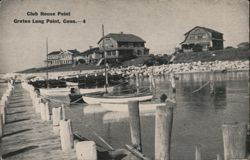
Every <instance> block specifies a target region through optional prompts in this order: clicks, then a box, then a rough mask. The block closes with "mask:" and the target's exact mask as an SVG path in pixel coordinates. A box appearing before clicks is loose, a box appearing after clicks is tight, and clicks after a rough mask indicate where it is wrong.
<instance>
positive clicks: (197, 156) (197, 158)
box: [195, 144, 201, 160]
mask: <svg viewBox="0 0 250 160" xmlns="http://www.w3.org/2000/svg"><path fill="white" fill-rule="evenodd" d="M195 160H201V145H200V144H198V145H196V146H195Z"/></svg>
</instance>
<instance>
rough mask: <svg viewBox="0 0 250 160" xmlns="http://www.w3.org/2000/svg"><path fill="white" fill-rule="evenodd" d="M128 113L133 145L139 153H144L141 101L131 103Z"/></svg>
mask: <svg viewBox="0 0 250 160" xmlns="http://www.w3.org/2000/svg"><path fill="white" fill-rule="evenodd" d="M128 111H129V123H130V132H131V141H132V144H133V146H134V147H135V148H136V149H137V150H138V151H140V152H142V143H141V124H140V113H139V101H129V102H128Z"/></svg>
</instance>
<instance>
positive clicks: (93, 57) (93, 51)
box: [80, 47, 103, 63]
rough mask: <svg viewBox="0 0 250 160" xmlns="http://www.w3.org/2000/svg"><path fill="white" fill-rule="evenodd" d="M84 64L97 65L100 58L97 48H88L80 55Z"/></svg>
mask: <svg viewBox="0 0 250 160" xmlns="http://www.w3.org/2000/svg"><path fill="white" fill-rule="evenodd" d="M80 56H81V58H82V59H83V60H84V62H85V63H97V62H98V61H99V60H100V59H101V58H102V57H103V53H101V52H100V50H99V47H94V48H93V47H90V48H89V49H88V50H86V51H84V52H82V53H81V54H80Z"/></svg>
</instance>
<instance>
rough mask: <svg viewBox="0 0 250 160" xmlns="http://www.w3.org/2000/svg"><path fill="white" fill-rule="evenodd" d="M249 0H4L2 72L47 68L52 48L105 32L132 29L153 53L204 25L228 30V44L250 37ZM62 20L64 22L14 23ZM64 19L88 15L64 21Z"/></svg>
mask: <svg viewBox="0 0 250 160" xmlns="http://www.w3.org/2000/svg"><path fill="white" fill-rule="evenodd" d="M248 7H249V2H248V0H230V1H229V0H158V1H156V0H155V1H154V0H53V1H52V0H2V2H1V7H0V56H1V58H0V73H1V72H2V73H4V72H12V71H18V70H23V69H26V68H31V67H41V66H43V65H44V62H43V61H44V60H45V58H46V46H45V40H46V37H48V39H49V52H51V51H55V50H59V49H64V50H66V49H78V50H79V51H84V50H86V49H88V48H89V46H97V42H98V40H99V39H100V37H101V34H102V33H101V25H102V24H104V26H105V33H111V32H112V33H118V32H124V33H132V34H136V35H138V36H140V37H141V38H143V39H144V40H145V41H146V47H148V48H150V52H151V53H154V54H157V53H170V52H171V51H172V50H173V48H174V47H176V46H178V44H179V43H180V42H182V41H183V40H184V35H183V34H184V33H185V32H187V31H189V30H190V29H192V28H193V27H195V26H204V27H208V28H211V29H214V30H217V31H220V32H222V33H224V39H225V42H224V46H236V45H237V44H238V43H240V42H243V41H248V35H249V29H248V26H249V21H248V15H249V8H248ZM27 12H37V13H38V14H40V12H49V13H56V14H57V12H70V16H57V15H56V16H40V15H38V16H27ZM14 19H17V20H23V19H25V20H32V19H36V20H39V19H42V20H45V19H59V20H60V21H61V23H60V24H47V23H45V24H35V23H26V24H22V23H14ZM63 19H68V20H71V19H75V20H77V21H80V20H83V19H85V20H86V23H81V22H79V23H76V24H64V23H62V21H63Z"/></svg>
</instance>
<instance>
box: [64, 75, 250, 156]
mask: <svg viewBox="0 0 250 160" xmlns="http://www.w3.org/2000/svg"><path fill="white" fill-rule="evenodd" d="M177 76H178V77H179V80H177V81H176V86H177V108H176V109H175V110H174V126H173V132H172V135H173V137H172V157H171V159H173V160H180V159H186V160H191V159H194V147H195V145H196V144H202V146H203V150H204V154H203V157H204V158H206V159H215V156H216V154H218V153H219V154H222V152H223V145H222V144H223V143H222V135H221V124H223V123H227V122H235V121H237V122H247V121H248V113H249V112H248V106H249V98H248V87H247V85H248V78H249V75H248V72H228V73H201V74H180V75H177ZM208 81H214V94H210V85H206V86H205V87H204V88H202V89H201V90H199V91H198V92H195V93H193V91H195V90H197V89H198V88H200V87H201V86H202V85H204V84H206V83H207V82H208ZM140 83H141V85H142V86H148V85H149V82H148V79H147V78H144V79H141V81H140ZM130 84H131V85H133V84H134V80H131V81H130ZM156 85H157V93H156V97H157V98H158V97H160V95H161V94H162V93H167V94H168V95H169V93H170V83H169V81H168V76H161V77H157V79H156ZM154 101H155V102H159V99H155V100H154ZM70 110H71V112H68V115H67V118H71V119H73V127H74V130H75V131H78V133H81V134H82V135H83V136H85V137H88V138H89V139H93V140H96V141H98V139H96V137H95V136H93V134H92V133H91V130H94V131H95V132H97V133H98V134H99V135H101V136H102V137H103V138H104V139H105V140H106V141H107V142H108V143H110V144H111V145H112V146H114V147H115V148H121V147H123V146H124V144H126V143H130V131H129V123H128V118H129V115H128V113H127V112H123V113H121V112H110V111H107V110H105V109H103V108H102V107H101V106H74V107H71V108H70ZM140 116H141V128H142V143H143V151H144V153H145V154H146V155H147V156H149V157H153V155H154V145H152V144H154V123H155V121H154V118H155V117H154V112H148V113H143V112H142V113H141V115H140ZM79 117H80V118H79Z"/></svg>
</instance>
